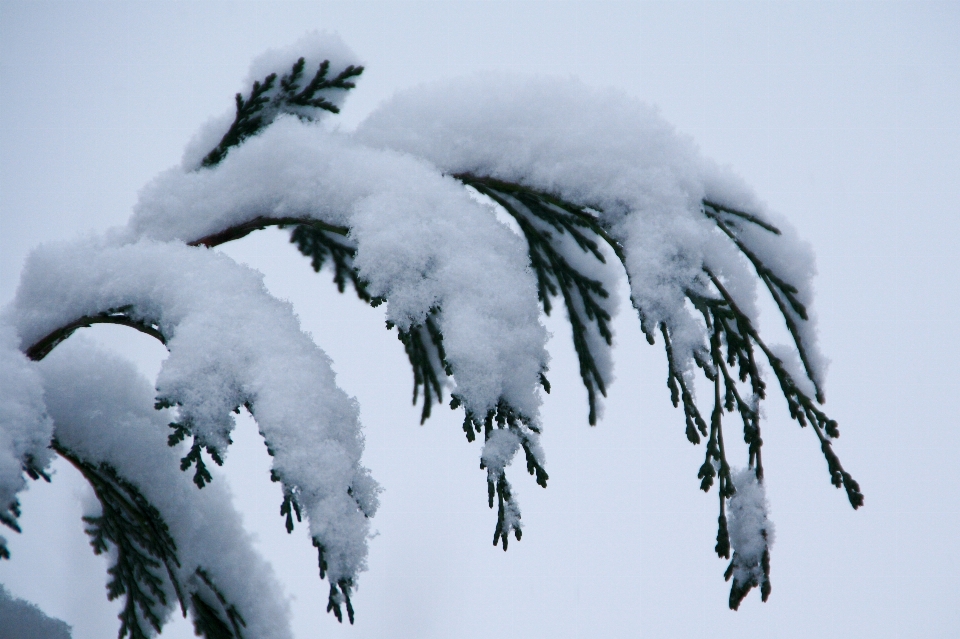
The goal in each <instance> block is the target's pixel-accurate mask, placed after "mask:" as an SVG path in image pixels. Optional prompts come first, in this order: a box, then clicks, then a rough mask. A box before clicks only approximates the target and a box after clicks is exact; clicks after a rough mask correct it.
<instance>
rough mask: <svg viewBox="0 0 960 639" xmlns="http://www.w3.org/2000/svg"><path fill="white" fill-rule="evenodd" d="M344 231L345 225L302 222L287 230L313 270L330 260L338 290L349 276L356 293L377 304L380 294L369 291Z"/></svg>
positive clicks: (343, 288) (344, 285) (380, 301)
mask: <svg viewBox="0 0 960 639" xmlns="http://www.w3.org/2000/svg"><path fill="white" fill-rule="evenodd" d="M281 228H282V227H281ZM347 232H348V229H346V228H343V227H337V226H330V225H327V224H323V223H312V222H311V223H303V222H301V223H299V224H297V226H295V227H294V229H293V232H292V233H291V234H290V242H291V243H292V244H296V245H297V249H298V250H299V251H300V253H302V254H303V255H304V256H306V257H309V258H310V259H311V265H312V266H313V270H314V271H315V272H317V273H319V272H320V269H321V268H323V265H324V263H325V262H326V261H327V260H328V259H329V260H330V261H331V262H332V263H333V281H334V283H335V284H336V285H337V290H338V291H340V292H341V293H343V292H344V290H346V284H347V281H348V280H349V282H350V283H351V284H353V290H354V291H356V293H357V297H359V298H360V299H361V300H363V301H364V302H367V303H368V304H370V305H372V306H379V305H380V304H381V303H382V302H383V298H379V297H377V298H375V297H372V296H371V295H370V292H369V291H368V290H367V283H366V282H365V281H363V279H362V278H361V277H360V274H359V273H357V269H356V268H354V266H353V260H354V258H355V257H356V255H357V247H356V246H355V245H354V244H353V243H352V242H351V241H349V240H347V238H346V235H347Z"/></svg>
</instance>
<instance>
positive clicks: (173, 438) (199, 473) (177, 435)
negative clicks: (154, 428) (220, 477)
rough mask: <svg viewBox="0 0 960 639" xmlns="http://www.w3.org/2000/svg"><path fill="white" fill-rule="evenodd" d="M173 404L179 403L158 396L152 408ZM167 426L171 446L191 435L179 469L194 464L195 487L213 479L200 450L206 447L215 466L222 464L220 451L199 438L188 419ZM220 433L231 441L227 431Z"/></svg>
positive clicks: (168, 442) (168, 443) (187, 468)
mask: <svg viewBox="0 0 960 639" xmlns="http://www.w3.org/2000/svg"><path fill="white" fill-rule="evenodd" d="M175 405H179V403H172V402H170V400H169V399H167V398H160V399H158V400H157V402H156V403H155V404H154V408H156V409H157V410H160V409H162V408H172V407H173V406H175ZM169 426H170V428H172V429H173V432H172V433H170V435H168V436H167V445H168V446H170V447H171V448H172V447H174V446H176V445H177V444H179V443H180V442H182V441H184V440H185V439H186V438H187V437H193V443H192V444H191V446H190V450H189V451H188V452H187V454H186V455H184V456H183V457H182V458H181V459H180V470H182V471H184V472H186V471H187V470H189V469H190V467H191V466H193V465H194V464H196V470H195V471H194V474H193V483H195V484H196V485H197V488H203V487H204V486H206V485H207V484H209V483H210V482H212V481H213V475H211V474H210V471H209V470H208V469H207V465H206V464H205V463H204V461H203V456H202V455H201V452H202V450H203V449H206V451H207V454H208V455H210V459H212V460H213V461H214V462H215V463H216V464H217V466H223V457H221V455H220V451H219V450H218V449H217V447H216V446H214V445H212V444H209V443H204V442H202V441H201V440H200V438H199V437H198V436H197V435H196V434H195V433H194V432H193V425H192V423H191V422H190V420H189V419H187V420H184V421H182V422H170V424H169ZM222 434H223V437H224V438H225V439H226V441H227V444H228V445H229V444H232V443H233V441H232V440H231V439H230V435H229V434H228V433H222Z"/></svg>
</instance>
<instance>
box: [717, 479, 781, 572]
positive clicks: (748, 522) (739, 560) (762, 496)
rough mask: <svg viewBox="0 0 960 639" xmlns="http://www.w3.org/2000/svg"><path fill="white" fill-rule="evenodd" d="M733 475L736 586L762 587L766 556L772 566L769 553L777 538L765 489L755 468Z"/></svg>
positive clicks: (731, 511)
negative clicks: (734, 490)
mask: <svg viewBox="0 0 960 639" xmlns="http://www.w3.org/2000/svg"><path fill="white" fill-rule="evenodd" d="M730 478H731V479H732V480H733V485H734V487H735V488H736V489H737V492H736V493H734V495H733V497H731V498H730V502H729V505H728V506H727V517H728V521H729V534H730V546H731V547H732V548H733V560H732V564H731V568H732V569H733V573H732V576H733V583H734V589H736V588H737V586H738V585H743V584H752V585H755V586H760V585H761V584H763V583H764V581H766V580H767V575H765V574H764V556H765V555H766V557H767V558H766V561H767V562H768V565H769V554H768V553H769V551H770V547H771V546H773V541H774V528H773V522H772V521H770V519H769V518H768V516H767V513H768V511H769V509H770V506H769V504H768V503H767V496H766V490H765V489H764V487H763V484H762V483H761V482H760V481H758V480H757V475H756V471H755V470H754V469H753V468H742V469H740V470H735V471H733V472H732V473H731V475H730Z"/></svg>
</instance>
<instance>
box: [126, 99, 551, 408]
mask: <svg viewBox="0 0 960 639" xmlns="http://www.w3.org/2000/svg"><path fill="white" fill-rule="evenodd" d="M257 216H267V217H275V218H279V217H298V218H312V219H317V220H320V221H322V222H325V223H327V224H333V225H339V226H346V227H348V228H349V229H350V234H349V236H348V237H349V238H350V239H351V240H353V241H354V242H356V245H357V257H356V260H355V262H354V264H355V266H356V267H357V268H358V269H359V272H360V275H361V277H363V278H364V279H365V280H366V281H367V282H368V283H369V290H370V292H371V294H373V295H375V296H384V297H386V298H387V318H388V319H389V320H390V321H392V322H394V323H395V324H396V325H397V326H398V327H400V328H402V329H408V328H409V327H411V326H413V325H416V324H420V323H422V322H423V321H424V320H425V319H426V316H427V314H428V313H429V312H430V311H431V310H432V309H434V308H439V309H440V315H439V319H438V323H439V325H440V328H441V330H442V332H443V336H444V348H445V350H446V354H447V359H448V361H449V363H450V365H451V367H452V369H453V371H454V377H455V392H456V393H457V394H458V395H459V396H461V397H463V399H464V403H465V404H466V405H467V407H468V408H469V409H470V410H472V411H473V412H475V413H476V414H480V415H483V414H486V412H487V411H488V410H490V409H491V408H493V407H495V406H496V405H497V402H498V401H499V400H500V399H501V398H503V399H505V400H506V401H508V402H509V403H510V404H511V405H512V406H513V407H514V408H515V409H517V410H520V411H521V412H523V413H524V414H525V415H526V416H528V417H530V418H532V419H535V418H536V415H537V411H538V407H539V405H540V399H539V395H538V392H537V387H538V383H539V375H540V372H541V370H543V368H544V367H545V366H546V363H547V361H548V356H547V354H546V351H545V350H544V345H545V343H546V331H545V329H544V328H543V327H542V326H541V325H540V322H539V311H538V309H537V293H536V285H535V282H534V278H533V275H532V273H531V272H530V270H529V268H528V266H527V264H528V258H527V254H526V246H525V243H524V242H523V240H522V239H520V238H518V237H516V236H515V235H514V234H513V233H512V232H511V231H510V230H509V228H508V227H506V226H505V225H503V224H502V223H500V222H499V221H497V219H496V216H495V215H493V214H492V213H491V211H490V210H489V209H488V208H487V207H485V206H484V205H482V204H480V203H478V202H476V201H475V200H474V199H473V198H472V197H471V196H470V194H469V193H468V192H467V191H466V190H465V189H464V188H463V187H462V186H461V185H460V184H459V183H458V182H456V181H455V180H453V179H451V178H448V177H444V176H442V175H441V174H440V173H439V172H438V171H437V170H436V169H435V168H433V167H432V166H430V165H429V164H427V163H425V162H423V161H421V160H417V159H414V158H411V157H409V156H407V155H404V154H400V153H397V152H393V151H384V150H376V149H371V148H368V147H366V146H364V145H361V144H358V143H357V142H355V141H353V140H352V139H350V138H349V137H347V136H345V135H341V134H337V133H330V132H328V131H325V130H324V129H323V128H321V127H320V126H317V125H315V124H310V123H305V122H301V121H299V120H297V119H295V118H289V117H286V118H281V119H279V120H278V121H277V122H276V123H275V124H274V125H273V126H271V127H270V128H269V129H268V130H267V131H265V132H264V133H263V134H261V135H259V136H257V137H255V138H253V139H251V140H249V141H247V142H246V143H245V144H243V145H242V146H240V147H239V148H237V149H235V150H234V151H232V152H231V153H230V154H229V155H228V156H227V157H226V159H225V160H224V161H223V162H222V164H221V165H219V166H218V167H217V168H216V170H213V171H210V170H203V171H184V170H182V169H180V168H175V169H171V170H170V171H168V172H166V173H164V174H162V175H161V176H160V177H158V178H157V179H156V180H155V181H154V182H153V183H151V184H150V185H149V186H148V187H147V188H146V189H144V191H143V192H142V193H141V195H140V201H139V202H138V204H137V206H136V209H135V212H134V216H133V218H132V219H131V222H130V226H129V228H128V229H126V230H125V231H124V232H123V238H124V239H125V240H126V241H133V240H134V239H135V238H139V237H150V238H153V239H159V240H174V239H179V240H183V241H191V240H195V239H199V238H200V237H203V236H206V235H209V234H212V233H216V232H218V231H221V230H223V229H226V228H229V227H230V226H232V225H235V224H239V223H241V222H244V221H247V220H250V219H253V218H255V217H257Z"/></svg>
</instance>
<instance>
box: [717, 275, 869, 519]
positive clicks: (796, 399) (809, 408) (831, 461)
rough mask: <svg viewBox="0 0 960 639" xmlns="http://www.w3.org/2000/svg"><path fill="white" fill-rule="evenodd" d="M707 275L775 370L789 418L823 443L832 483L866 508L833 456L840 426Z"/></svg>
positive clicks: (851, 481)
mask: <svg viewBox="0 0 960 639" xmlns="http://www.w3.org/2000/svg"><path fill="white" fill-rule="evenodd" d="M706 272H707V275H708V276H709V277H710V280H711V281H712V282H713V285H714V286H715V287H716V289H717V291H719V293H720V295H721V296H722V297H723V299H724V301H725V302H726V304H727V305H728V307H729V309H730V311H731V312H732V313H733V314H734V315H735V316H736V317H737V323H738V325H739V326H740V327H741V329H742V330H743V332H744V334H745V335H747V336H749V338H750V340H752V341H753V343H755V344H756V345H757V346H758V347H759V348H760V350H762V351H763V353H764V355H765V356H766V358H767V361H768V362H769V363H770V367H771V368H772V369H773V374H774V376H775V377H776V378H777V381H779V383H780V388H781V391H782V392H783V396H784V399H786V400H787V407H788V409H789V411H790V417H791V418H792V419H795V420H796V421H797V422H798V423H799V424H800V425H801V426H806V425H807V423H808V422H809V423H810V424H811V425H812V426H813V428H814V431H815V432H816V434H817V437H818V438H819V439H820V443H821V450H822V452H823V455H824V458H825V459H826V461H827V468H828V471H829V472H830V478H831V483H833V484H834V485H835V486H836V487H837V488H839V487H841V486H842V487H843V488H844V489H845V490H846V493H847V498H848V500H849V501H850V505H851V506H853V508H854V509H856V508H859V507H860V506H862V505H863V499H864V497H863V493H861V492H860V485H859V484H858V483H857V482H856V480H854V479H853V477H852V476H851V475H850V474H849V473H848V472H846V471H845V470H844V469H843V466H842V465H841V464H840V460H839V459H838V458H837V456H836V453H834V452H833V448H832V446H831V443H830V441H829V440H828V439H827V438H828V437H829V438H837V437H839V436H840V431H839V428H838V427H837V422H836V421H835V420H832V419H830V418H829V417H827V415H826V414H825V413H824V412H823V411H822V410H820V408H819V407H817V405H816V404H815V403H814V400H813V399H812V398H811V397H810V396H809V395H807V394H806V393H805V392H803V391H802V390H801V389H800V387H799V386H798V385H797V383H796V382H795V381H794V379H793V377H792V376H791V375H790V373H789V372H788V371H787V369H786V367H785V365H784V363H783V361H782V360H781V359H780V358H779V357H777V356H776V355H774V354H773V352H772V351H771V350H770V348H769V347H768V346H767V345H766V344H765V343H764V342H763V340H762V339H761V338H760V335H759V334H758V332H757V331H756V329H755V328H754V327H753V325H752V323H751V322H750V319H749V318H748V317H747V316H746V315H745V314H744V313H743V312H742V311H740V309H739V308H738V307H737V305H736V302H735V301H734V300H733V298H732V296H731V295H730V293H729V292H728V291H727V290H726V288H724V286H723V284H722V283H721V282H720V280H719V279H718V278H717V277H716V276H715V275H713V273H711V272H710V271H709V270H707V271H706ZM758 436H759V435H758Z"/></svg>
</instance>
